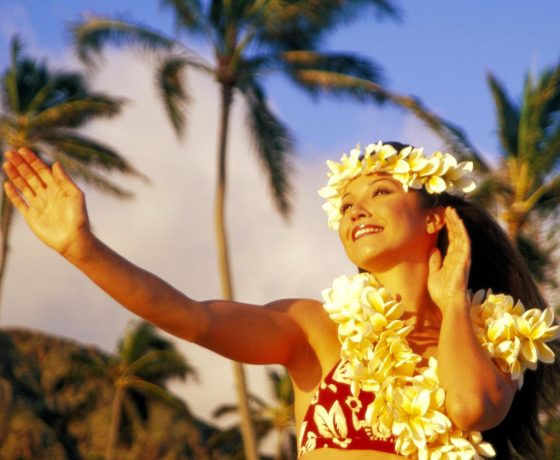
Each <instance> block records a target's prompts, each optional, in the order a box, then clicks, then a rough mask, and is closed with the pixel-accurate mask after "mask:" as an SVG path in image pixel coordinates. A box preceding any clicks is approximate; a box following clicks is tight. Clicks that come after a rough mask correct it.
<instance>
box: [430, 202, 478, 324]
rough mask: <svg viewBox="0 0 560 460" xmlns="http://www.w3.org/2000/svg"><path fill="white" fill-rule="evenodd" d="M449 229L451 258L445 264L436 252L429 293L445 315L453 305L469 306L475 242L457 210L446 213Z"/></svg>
mask: <svg viewBox="0 0 560 460" xmlns="http://www.w3.org/2000/svg"><path fill="white" fill-rule="evenodd" d="M445 225H446V227H447V234H448V238H449V246H448V248H447V254H446V255H445V258H444V259H443V261H442V256H441V253H440V251H439V249H433V250H432V253H431V254H430V259H429V265H428V266H429V275H428V292H429V293H430V296H431V298H432V300H433V301H434V303H435V304H436V305H437V306H438V308H439V309H440V310H441V312H442V314H445V311H446V309H447V308H448V307H449V306H450V305H458V306H459V307H463V306H465V305H466V295H467V286H468V281H469V271H470V266H471V242H470V239H469V235H468V233H467V230H466V229H465V226H464V224H463V221H462V220H461V218H460V217H459V215H458V214H457V211H456V210H455V209H453V208H446V209H445Z"/></svg>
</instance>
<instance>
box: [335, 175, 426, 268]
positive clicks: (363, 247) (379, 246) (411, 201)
mask: <svg viewBox="0 0 560 460" xmlns="http://www.w3.org/2000/svg"><path fill="white" fill-rule="evenodd" d="M341 213H342V219H341V221H340V226H339V230H338V234H339V237H340V239H341V241H342V244H343V246H344V249H345V251H346V254H347V255H348V258H349V259H350V260H351V261H352V262H353V263H354V264H355V265H357V266H358V267H360V268H363V269H365V270H368V271H370V272H372V273H375V272H376V271H377V272H379V271H383V270H386V269H388V268H390V267H391V266H393V265H395V264H396V263H399V262H404V261H426V262H427V260H428V254H429V251H430V249H431V248H432V247H433V246H434V244H435V239H436V235H435V233H437V232H434V231H429V230H428V228H430V229H431V226H429V225H428V222H429V221H430V219H431V218H432V217H433V216H432V215H433V214H434V213H433V212H432V211H431V210H429V209H424V208H423V207H422V206H421V203H420V198H419V196H418V193H416V192H415V191H409V192H405V190H404V189H403V186H402V184H401V183H400V182H397V181H396V180H394V179H393V178H392V177H391V176H390V175H387V174H368V175H360V176H358V177H356V178H355V179H353V180H352V181H350V182H349V183H348V185H347V187H346V189H345V191H344V193H343V196H342V208H341Z"/></svg>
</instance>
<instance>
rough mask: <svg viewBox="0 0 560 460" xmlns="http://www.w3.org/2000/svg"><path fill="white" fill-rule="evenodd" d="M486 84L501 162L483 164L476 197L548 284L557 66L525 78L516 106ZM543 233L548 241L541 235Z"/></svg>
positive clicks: (559, 120) (559, 192)
mask: <svg viewBox="0 0 560 460" xmlns="http://www.w3.org/2000/svg"><path fill="white" fill-rule="evenodd" d="M487 80H488V84H489V86H490V90H491V92H492V96H493V98H494V103H495V106H496V118H497V126H498V129H497V134H498V137H499V141H500V150H499V162H498V164H497V165H496V166H495V167H491V166H489V165H485V169H486V171H485V178H484V179H483V180H482V182H481V184H480V187H479V190H478V191H477V192H476V193H475V194H474V198H475V199H478V201H479V202H481V204H483V205H484V206H485V207H487V208H489V209H493V210H495V213H496V214H497V217H498V218H499V219H501V220H502V221H503V222H504V225H505V227H506V230H507V232H508V234H509V236H510V237H511V240H512V241H514V242H515V244H516V245H517V247H518V248H519V249H520V251H521V252H522V253H523V255H524V256H525V258H526V259H527V261H528V262H529V264H530V265H531V268H532V271H533V274H534V275H535V277H536V278H537V279H538V280H540V281H548V282H552V281H553V280H552V279H551V277H550V276H548V278H547V271H546V269H547V266H550V264H551V256H550V254H551V252H552V250H553V245H554V242H555V241H557V239H556V238H555V235H554V234H555V233H556V228H557V226H558V217H559V211H560V206H559V205H560V171H559V166H560V64H559V65H557V66H555V67H550V68H547V69H545V70H544V71H543V72H542V73H541V74H540V75H538V76H537V77H534V76H533V75H531V74H529V75H528V76H527V77H526V79H525V85H524V91H523V96H522V98H521V99H520V100H519V102H517V101H516V100H515V99H513V98H511V96H510V95H509V94H508V92H507V91H506V89H505V88H504V86H503V85H502V84H501V83H500V81H499V80H498V79H497V78H496V77H495V76H494V75H492V74H488V76H487ZM547 229H548V230H547ZM547 231H548V232H549V233H552V234H553V235H554V237H553V239H552V240H550V239H549V238H542V237H541V236H540V234H541V233H543V234H544V233H545V232H547ZM543 240H545V241H546V240H548V241H547V242H545V241H543ZM545 244H547V245H548V246H546V247H543V246H544V245H545Z"/></svg>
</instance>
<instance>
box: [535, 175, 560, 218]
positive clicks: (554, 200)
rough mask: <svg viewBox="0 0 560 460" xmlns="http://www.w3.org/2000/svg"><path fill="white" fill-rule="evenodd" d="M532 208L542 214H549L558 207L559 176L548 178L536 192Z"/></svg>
mask: <svg viewBox="0 0 560 460" xmlns="http://www.w3.org/2000/svg"><path fill="white" fill-rule="evenodd" d="M537 192H538V196H535V198H534V199H533V203H532V206H533V207H535V208H536V209H537V210H539V211H542V212H550V211H552V210H553V209H555V208H557V207H558V206H559V205H560V174H557V175H556V176H555V177H552V178H550V179H549V180H548V181H547V182H546V183H545V184H543V185H542V186H541V187H540V189H539V190H538V191H537Z"/></svg>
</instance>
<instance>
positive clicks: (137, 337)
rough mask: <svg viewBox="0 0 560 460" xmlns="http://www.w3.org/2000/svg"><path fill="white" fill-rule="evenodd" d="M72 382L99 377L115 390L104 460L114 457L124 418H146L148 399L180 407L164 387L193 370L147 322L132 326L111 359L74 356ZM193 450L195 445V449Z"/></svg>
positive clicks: (191, 372)
mask: <svg viewBox="0 0 560 460" xmlns="http://www.w3.org/2000/svg"><path fill="white" fill-rule="evenodd" d="M74 361H75V366H74V368H73V370H72V371H71V375H69V376H67V378H66V380H65V382H66V383H68V382H69V381H70V380H71V379H84V378H92V377H95V378H101V379H104V380H107V381H109V382H110V383H111V385H112V386H113V388H114V391H115V392H114V395H113V402H112V408H111V419H110V423H109V436H108V439H109V441H108V443H107V454H106V458H107V460H113V459H114V458H115V452H116V449H117V446H118V440H119V433H120V431H121V429H122V424H123V415H125V416H126V417H127V420H128V421H129V422H131V423H135V422H136V423H139V422H141V420H142V419H143V418H144V419H145V418H146V417H148V415H149V414H147V413H146V411H147V398H148V397H152V398H153V397H155V398H158V399H160V400H163V401H165V402H167V403H169V404H173V405H177V406H178V407H180V403H179V400H178V399H177V398H175V397H174V396H173V395H172V394H171V393H169V391H168V390H167V389H166V388H165V385H166V383H167V382H168V381H169V380H170V379H175V378H179V379H182V380H185V379H186V378H187V377H196V372H195V370H194V369H193V368H192V367H191V366H190V365H189V363H188V362H187V361H186V359H185V357H184V356H183V355H182V354H181V353H180V352H179V351H178V350H177V349H176V347H175V345H174V343H173V342H171V341H169V340H168V339H166V338H164V337H162V336H160V335H159V334H158V333H157V332H156V329H155V328H154V327H153V326H152V325H151V324H149V323H146V322H143V321H139V322H138V323H135V324H133V325H132V326H131V327H130V328H129V329H128V330H127V332H126V333H125V336H124V338H123V339H122V340H121V341H120V342H119V344H118V347H117V353H116V354H115V355H110V356H102V355H98V354H95V355H93V354H90V353H87V352H85V351H84V352H82V353H79V354H77V355H76V356H75V357H74ZM194 447H196V446H194Z"/></svg>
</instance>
